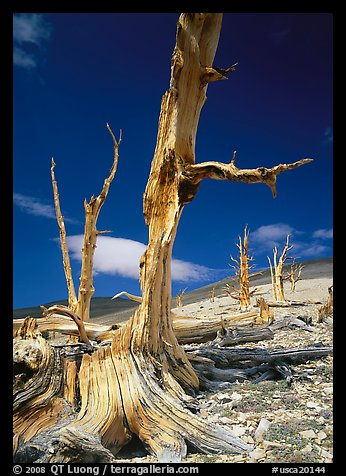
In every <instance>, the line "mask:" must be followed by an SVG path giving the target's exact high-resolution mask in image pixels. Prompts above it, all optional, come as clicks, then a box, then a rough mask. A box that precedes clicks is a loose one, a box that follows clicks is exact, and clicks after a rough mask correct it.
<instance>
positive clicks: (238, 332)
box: [213, 326, 274, 347]
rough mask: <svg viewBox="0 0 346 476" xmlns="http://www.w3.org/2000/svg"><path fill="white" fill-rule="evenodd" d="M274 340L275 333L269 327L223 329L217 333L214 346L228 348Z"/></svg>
mask: <svg viewBox="0 0 346 476" xmlns="http://www.w3.org/2000/svg"><path fill="white" fill-rule="evenodd" d="M273 338H274V332H273V331H272V330H271V329H270V327H268V326H256V327H252V328H239V329H230V330H227V329H221V330H220V331H219V332H218V333H217V337H216V339H214V341H213V344H214V345H215V344H216V345H218V346H220V347H228V346H232V345H237V344H243V343H244V342H258V341H261V340H270V339H273Z"/></svg>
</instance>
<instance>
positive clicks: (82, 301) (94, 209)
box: [44, 124, 121, 322]
mask: <svg viewBox="0 0 346 476" xmlns="http://www.w3.org/2000/svg"><path fill="white" fill-rule="evenodd" d="M107 129H108V130H109V132H110V134H111V136H112V139H113V143H114V156H113V164H112V167H111V169H110V173H109V176H108V177H107V178H106V179H105V181H104V183H103V187H102V190H101V193H100V194H99V195H98V196H97V197H96V198H95V197H94V195H93V196H92V197H91V199H90V201H89V202H87V200H84V211H85V225H84V242H83V248H82V268H81V276H80V284H79V288H78V299H77V296H76V292H75V287H74V283H73V277H72V269H71V264H70V258H69V253H68V247H67V241H66V230H65V223H64V217H63V215H62V213H61V209H60V201H59V193H58V185H57V182H56V179H55V173H54V168H55V162H54V159H52V166H51V178H52V186H53V194H54V204H55V211H56V216H57V221H58V227H59V233H60V246H61V251H62V256H63V265H64V272H65V278H66V284H67V290H68V307H67V308H66V307H65V306H57V305H55V306H53V307H52V308H49V309H44V315H46V316H49V315H50V314H52V313H54V314H58V313H59V312H60V313H61V314H63V315H68V316H70V317H72V319H73V320H75V321H76V319H77V320H79V321H82V322H89V321H90V302H91V298H92V296H93V294H94V292H95V289H94V286H93V274H92V272H93V263H94V254H95V249H96V242H97V237H98V235H101V234H104V233H108V232H109V231H108V230H105V231H99V230H97V228H96V224H97V219H98V216H99V213H100V210H101V208H102V205H103V204H104V202H105V200H106V198H107V195H108V191H109V187H110V185H111V183H112V181H113V179H114V177H115V172H116V169H117V166H118V158H119V145H120V142H121V131H120V138H119V140H118V142H117V141H116V139H115V137H114V134H113V132H112V130H111V128H110V126H109V124H107ZM70 311H71V312H70Z"/></svg>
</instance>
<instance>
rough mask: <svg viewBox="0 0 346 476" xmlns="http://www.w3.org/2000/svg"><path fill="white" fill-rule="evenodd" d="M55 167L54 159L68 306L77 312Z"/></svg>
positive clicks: (57, 213)
mask: <svg viewBox="0 0 346 476" xmlns="http://www.w3.org/2000/svg"><path fill="white" fill-rule="evenodd" d="M55 165H56V164H55V162H54V159H53V158H52V166H51V168H50V173H51V177H52V185H53V194H54V205H55V212H56V218H57V221H58V227H59V234H60V247H61V252H62V259H63V264H64V272H65V278H66V284H67V292H68V305H69V307H70V308H71V309H72V310H76V308H77V297H76V292H75V288H74V283H73V277H72V268H71V263H70V256H69V252H68V247H67V241H66V229H65V222H64V217H63V216H62V213H61V209H60V201H59V193H58V184H57V182H56V179H55V173H54V168H55Z"/></svg>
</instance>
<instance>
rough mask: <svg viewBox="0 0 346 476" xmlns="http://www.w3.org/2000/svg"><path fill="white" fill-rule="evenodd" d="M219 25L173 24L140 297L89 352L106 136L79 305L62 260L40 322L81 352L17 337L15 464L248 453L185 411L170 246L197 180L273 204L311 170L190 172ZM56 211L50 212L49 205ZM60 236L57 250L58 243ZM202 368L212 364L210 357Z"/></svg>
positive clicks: (187, 368)
mask: <svg viewBox="0 0 346 476" xmlns="http://www.w3.org/2000/svg"><path fill="white" fill-rule="evenodd" d="M221 23H222V14H221V13H183V14H181V15H180V17H179V21H178V24H177V31H176V44H175V47H174V51H173V55H172V61H171V80H170V85H169V89H168V90H167V91H166V93H165V94H164V95H163V98H162V102H161V112H160V118H159V124H158V134H157V142H156V148H155V152H154V158H153V161H152V165H151V171H150V176H149V179H148V183H147V186H146V190H145V193H144V217H145V221H146V224H147V226H148V229H149V243H148V247H147V249H146V251H145V253H144V254H143V256H142V257H141V260H140V284H141V294H142V297H141V301H140V304H139V307H138V308H137V309H136V311H135V312H134V315H133V316H132V318H131V319H130V320H129V321H128V322H127V323H126V324H125V325H123V326H122V327H118V326H112V328H111V329H109V328H108V329H107V332H106V333H104V334H102V332H101V334H99V342H98V343H97V344H95V343H92V345H90V344H89V343H88V341H87V339H89V340H91V339H90V335H89V334H88V329H90V328H91V329H92V328H93V326H92V325H91V323H90V322H88V321H89V305H90V299H91V296H92V294H93V292H94V289H93V284H92V264H93V254H94V251H95V246H96V238H97V235H98V234H100V232H99V231H97V229H96V221H97V217H98V214H99V212H100V209H101V206H102V204H103V202H104V200H105V198H106V196H107V193H108V189H109V185H110V183H111V181H112V179H113V177H114V173H115V169H116V164H117V158H118V145H119V142H120V140H119V142H118V143H117V142H116V141H115V139H114V136H113V134H112V137H113V140H114V151H115V153H114V162H113V166H112V169H111V173H110V175H109V177H108V179H106V181H105V183H104V186H103V189H102V191H101V194H100V195H99V196H98V197H97V198H94V197H92V198H91V200H90V202H85V213H86V224H85V235H84V244H83V251H82V258H83V261H82V273H81V284H80V287H79V292H78V298H77V297H76V296H75V294H74V293H73V290H72V282H71V279H70V276H69V263H68V260H67V259H66V256H67V254H65V255H66V256H65V264H64V266H65V274H66V273H67V286H68V289H69V297H70V299H69V306H68V308H67V309H62V308H60V307H58V308H56V307H55V308H54V311H53V310H50V309H47V310H46V318H45V320H46V322H49V320H50V319H54V318H55V319H59V320H60V321H61V320H64V321H65V322H66V321H67V320H68V321H70V325H71V323H72V324H73V325H74V326H78V325H79V326H80V327H78V333H79V335H80V340H83V335H82V333H83V329H84V331H85V333H86V336H87V339H85V336H84V342H80V343H79V344H80V345H79V346H77V347H76V346H72V347H71V348H69V347H68V348H59V347H54V346H50V345H49V343H47V342H46V341H45V340H44V339H43V338H42V336H41V335H40V332H39V331H38V327H37V326H38V322H37V321H36V320H33V319H30V318H28V319H26V320H25V321H24V322H23V323H22V325H21V326H20V327H19V329H18V330H17V332H16V335H15V339H14V349H15V359H14V361H15V372H14V374H15V386H14V408H15V410H14V422H15V423H14V453H15V456H14V459H15V460H16V461H18V462H21V461H22V462H32V461H35V462H40V463H46V462H59V463H66V462H89V463H92V462H113V461H115V456H114V455H116V454H117V453H118V452H119V451H120V449H121V448H122V447H123V446H125V445H126V444H127V443H128V442H129V441H130V440H131V438H132V436H133V435H137V436H138V438H139V439H140V440H141V441H142V443H143V444H144V446H145V447H146V448H147V450H148V451H149V453H151V454H154V455H155V456H156V457H157V459H158V460H159V461H162V462H169V461H170V462H178V461H181V459H183V458H184V457H185V455H186V453H187V448H188V446H187V445H188V444H189V445H192V446H193V447H194V448H196V449H197V450H199V451H201V452H204V453H230V452H236V453H237V452H243V451H249V450H250V449H251V448H252V447H251V445H249V444H247V443H245V442H244V441H242V440H241V439H240V438H238V437H235V436H233V434H231V432H230V431H228V430H227V429H226V428H225V427H221V426H218V425H216V424H213V423H209V422H207V421H205V420H204V419H203V418H201V417H200V416H199V415H198V414H193V413H192V412H191V411H190V409H191V408H192V407H193V406H192V404H191V395H193V394H195V393H196V392H197V391H198V390H199V388H200V387H201V385H202V383H203V378H204V377H203V372H200V371H199V370H198V369H197V366H196V365H194V363H196V359H198V360H199V364H200V365H201V362H202V361H201V356H198V355H197V356H196V355H194V356H193V358H192V357H191V355H190V356H189V355H188V353H187V352H186V351H185V349H184V348H183V347H182V346H181V344H180V343H179V341H178V338H177V333H178V331H177V328H174V326H173V318H174V316H173V315H172V313H171V304H172V286H171V284H172V283H171V260H172V248H173V243H174V239H175V235H176V231H177V227H178V223H179V220H180V217H181V214H182V212H183V209H184V207H185V205H187V204H188V203H189V202H191V201H192V200H193V199H194V197H195V195H196V193H197V191H198V188H199V185H200V183H201V182H202V180H203V179H205V178H213V179H216V180H230V181H236V182H244V183H250V184H251V183H264V184H266V185H268V186H269V188H270V189H271V191H272V194H273V196H274V197H275V196H276V177H277V175H278V174H281V173H283V172H285V171H288V170H291V169H295V168H297V167H300V166H301V165H304V164H307V163H309V162H311V160H312V159H302V160H299V161H297V162H294V163H291V164H279V165H276V166H273V167H271V168H266V167H258V168H255V169H240V168H238V167H236V165H235V160H234V156H233V158H232V161H231V162H230V163H227V164H225V163H221V162H217V161H207V162H202V163H195V141H196V133H197V127H198V122H199V116H200V112H201V109H202V106H203V104H204V102H205V99H206V90H207V87H208V84H209V83H210V82H215V81H218V80H223V79H226V78H227V74H228V73H230V72H231V71H233V70H234V65H233V66H231V67H230V68H226V69H221V68H218V67H216V66H214V64H213V62H214V56H215V52H216V48H217V44H218V40H219V35H220V30H221ZM52 168H53V171H52V172H54V166H53V167H52ZM55 199H56V204H57V194H56V195H55ZM60 215H61V213H60ZM61 223H62V222H61V221H60V225H61ZM62 228H63V227H62ZM60 236H61V237H62V243H63V242H64V231H62V233H61V235H60ZM63 246H64V247H65V245H63ZM66 249H67V248H66ZM74 317H75V319H74ZM103 339H104V340H103ZM76 348H77V353H75V349H76ZM217 354H218V352H216V354H214V355H216V357H214V359H217V358H218V357H217ZM219 355H220V353H219ZM264 357H265V356H263V355H262V356H259V358H260V359H263V358H264ZM207 358H208V359H209V361H211V362H215V360H213V359H212V354H209V356H208V357H206V356H205V359H207ZM205 362H206V360H204V363H205ZM216 373H217V372H216ZM215 377H216V375H215ZM219 380H221V379H219Z"/></svg>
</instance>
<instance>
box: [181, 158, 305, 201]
mask: <svg viewBox="0 0 346 476" xmlns="http://www.w3.org/2000/svg"><path fill="white" fill-rule="evenodd" d="M312 161H313V159H309V158H306V159H301V160H298V161H297V162H293V163H291V164H279V165H276V166H274V167H272V168H270V169H268V168H266V167H258V168H257V169H238V168H237V167H236V166H235V165H234V160H233V159H232V161H231V163H229V164H224V163H222V162H213V161H210V162H202V163H200V164H186V167H185V171H184V175H185V176H186V177H187V178H189V179H190V180H191V182H192V183H193V184H197V183H199V182H201V180H203V179H205V178H212V179H216V180H231V181H232V182H244V183H265V184H266V185H268V187H269V188H270V189H271V191H272V194H273V197H274V198H275V197H276V176H277V175H279V174H281V173H282V172H285V171H286V170H292V169H295V168H297V167H300V166H301V165H305V164H308V163H310V162H312Z"/></svg>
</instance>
